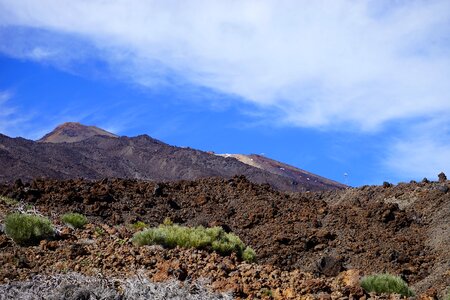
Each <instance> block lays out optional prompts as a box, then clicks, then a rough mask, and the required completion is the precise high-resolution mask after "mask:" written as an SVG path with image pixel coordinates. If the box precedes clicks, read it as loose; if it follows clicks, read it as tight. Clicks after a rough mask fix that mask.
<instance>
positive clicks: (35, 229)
mask: <svg viewBox="0 0 450 300" xmlns="http://www.w3.org/2000/svg"><path fill="white" fill-rule="evenodd" d="M5 233H6V235H8V236H9V237H10V238H12V239H13V240H14V242H16V243H17V244H20V245H25V244H34V243H36V242H38V241H40V240H42V239H44V238H46V237H49V236H51V235H53V234H54V229H53V226H52V223H51V222H50V221H49V220H48V219H47V218H44V217H40V216H36V215H30V214H21V213H12V214H9V215H7V216H6V218H5Z"/></svg>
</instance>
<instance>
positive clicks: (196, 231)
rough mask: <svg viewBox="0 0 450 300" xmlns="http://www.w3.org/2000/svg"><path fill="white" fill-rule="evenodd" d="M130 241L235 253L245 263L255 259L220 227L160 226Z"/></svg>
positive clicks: (226, 253)
mask: <svg viewBox="0 0 450 300" xmlns="http://www.w3.org/2000/svg"><path fill="white" fill-rule="evenodd" d="M132 241H133V243H134V244H135V245H138V246H143V245H162V246H164V247H167V248H174V247H176V246H179V247H182V248H196V249H205V250H211V251H216V252H218V253H220V254H222V255H230V254H231V253H233V252H235V253H236V254H237V255H238V257H240V258H242V259H244V260H246V261H253V260H254V259H255V257H256V253H255V251H254V250H253V249H251V248H250V247H246V246H245V244H244V243H243V242H242V241H241V239H240V238H239V237H238V236H237V235H235V234H233V233H226V232H225V231H224V230H223V229H222V228H221V227H212V228H204V227H203V226H198V227H185V226H179V225H176V224H174V225H165V224H161V225H159V227H156V228H150V229H147V230H144V231H141V232H137V233H135V234H134V236H133V239H132Z"/></svg>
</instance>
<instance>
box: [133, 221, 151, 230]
mask: <svg viewBox="0 0 450 300" xmlns="http://www.w3.org/2000/svg"><path fill="white" fill-rule="evenodd" d="M131 227H132V228H133V229H134V230H142V229H144V228H147V227H148V225H147V224H145V223H144V222H142V221H137V222H136V223H134V224H132V225H131Z"/></svg>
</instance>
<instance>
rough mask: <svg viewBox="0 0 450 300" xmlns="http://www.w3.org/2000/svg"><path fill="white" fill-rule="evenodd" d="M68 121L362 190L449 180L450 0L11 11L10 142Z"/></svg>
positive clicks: (105, 5) (7, 45) (2, 17)
mask: <svg viewBox="0 0 450 300" xmlns="http://www.w3.org/2000/svg"><path fill="white" fill-rule="evenodd" d="M66 121H79V122H82V123H84V124H88V125H97V126H99V127H102V128H105V129H107V130H110V131H112V132H115V133H117V134H120V135H129V136H133V135H137V134H142V133H147V134H149V135H150V136H152V137H154V138H157V139H160V140H162V141H164V142H167V143H169V144H173V145H177V146H189V147H192V148H198V149H201V150H213V151H215V152H218V153H264V154H265V155H266V156H268V157H271V158H274V159H277V160H280V161H283V162H287V163H289V164H292V165H295V166H297V167H300V168H303V169H306V170H308V171H311V172H314V173H317V174H319V175H322V176H325V177H328V178H331V179H334V180H338V181H341V182H343V181H344V180H345V179H344V176H343V174H344V173H348V175H349V176H348V179H347V180H348V183H349V184H351V185H354V186H359V185H363V184H379V183H381V182H383V181H385V180H387V181H391V182H399V181H409V180H411V179H416V180H420V179H421V178H423V177H425V176H426V177H429V178H436V175H437V174H438V173H439V172H440V171H444V172H445V171H446V172H447V173H450V159H449V157H450V130H449V129H450V2H449V1H446V0H445V1H444V0H443V1H382V0H379V1H350V0H348V1H344V0H342V1H341V0H336V1H283V2H280V1H194V0H192V1H175V0H174V1H140V0H133V1H119V0H118V1H109V2H105V1H96V0H91V1H82V0H80V1H65V0H58V1H56V0H40V1H37V0H35V1H32V0H28V1H27V0H0V132H1V133H4V134H7V135H9V136H23V137H26V138H30V139H37V138H39V137H41V136H42V135H43V134H45V133H46V132H48V131H50V130H52V129H53V128H54V127H55V126H56V125H58V124H60V123H62V122H66Z"/></svg>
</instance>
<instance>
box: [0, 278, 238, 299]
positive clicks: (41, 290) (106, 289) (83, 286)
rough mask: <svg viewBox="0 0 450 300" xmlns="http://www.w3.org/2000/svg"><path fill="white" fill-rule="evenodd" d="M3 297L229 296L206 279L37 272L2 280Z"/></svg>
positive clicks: (0, 286) (229, 296) (174, 297)
mask: <svg viewBox="0 0 450 300" xmlns="http://www.w3.org/2000/svg"><path fill="white" fill-rule="evenodd" d="M0 295H2V296H0V298H1V299H51V300H56V299H122V300H146V299H152V300H162V299H186V300H215V299H217V300H219V299H222V300H226V299H232V296H231V295H230V294H227V293H214V292H211V291H210V290H209V289H208V288H207V285H206V282H202V281H198V282H193V283H189V284H186V283H184V284H180V283H179V282H176V281H167V282H161V283H154V282H150V281H149V280H148V279H146V278H144V277H142V276H141V277H134V278H129V279H116V278H105V277H95V276H90V277H89V276H84V275H81V274H77V273H69V274H55V275H52V276H43V275H38V276H34V277H33V280H30V281H22V282H15V283H14V284H0Z"/></svg>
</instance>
